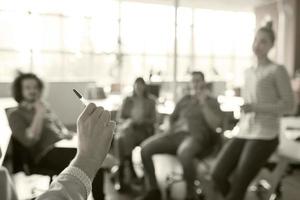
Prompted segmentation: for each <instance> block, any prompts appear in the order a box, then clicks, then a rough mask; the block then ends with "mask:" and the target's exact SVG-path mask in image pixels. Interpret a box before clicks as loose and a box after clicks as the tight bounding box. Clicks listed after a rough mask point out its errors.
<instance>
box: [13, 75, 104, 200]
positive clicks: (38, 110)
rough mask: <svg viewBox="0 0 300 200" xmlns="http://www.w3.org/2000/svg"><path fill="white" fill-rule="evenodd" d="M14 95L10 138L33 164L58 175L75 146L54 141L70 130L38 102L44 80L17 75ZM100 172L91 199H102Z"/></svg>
mask: <svg viewBox="0 0 300 200" xmlns="http://www.w3.org/2000/svg"><path fill="white" fill-rule="evenodd" d="M12 89H13V95H14V98H15V100H16V101H17V102H18V103H19V106H18V107H17V108H16V109H15V110H14V111H12V112H11V113H10V114H9V117H8V118H9V125H10V127H11V129H12V134H13V137H14V138H15V139H16V140H17V141H18V142H19V143H20V144H21V145H22V146H24V147H25V148H26V149H27V150H28V153H29V156H30V160H31V161H32V163H33V164H34V165H35V166H37V167H40V168H43V169H49V170H53V171H54V172H56V173H57V174H59V173H60V172H61V171H62V170H63V169H64V168H65V167H66V166H67V165H68V164H69V163H70V161H71V160H72V159H73V157H74V156H75V155H76V149H71V148H69V149H67V148H66V149H57V148H54V144H55V143H56V142H58V141H60V140H62V139H65V138H70V132H69V131H68V130H67V129H66V128H65V127H64V126H63V124H62V122H61V121H60V120H58V119H57V117H56V116H55V115H54V114H53V112H52V111H51V110H50V109H49V108H47V106H46V105H45V104H44V103H43V102H42V101H41V96H42V92H43V82H42V81H41V80H40V79H39V78H38V77H37V76H36V75H34V74H31V73H28V74H20V75H19V76H18V77H17V78H16V79H15V81H14V83H13V86H12ZM101 187H102V174H101V172H100V171H99V173H98V174H97V176H96V178H95V180H94V182H93V189H94V190H93V196H94V199H103V193H102V192H101V189H100V188H101Z"/></svg>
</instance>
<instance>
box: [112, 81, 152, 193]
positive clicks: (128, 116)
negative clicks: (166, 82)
mask: <svg viewBox="0 0 300 200" xmlns="http://www.w3.org/2000/svg"><path fill="white" fill-rule="evenodd" d="M155 106H156V103H155V100H154V99H153V98H152V97H151V96H150V95H149V93H148V91H147V85H146V83H145V81H144V79H142V78H137V79H136V80H135V83H134V91H133V95H132V96H130V97H127V98H126V99H125V100H124V102H123V105H122V108H121V110H120V120H121V126H120V131H119V134H118V135H117V136H116V138H115V146H116V150H117V152H116V153H117V155H118V157H119V160H120V168H119V169H120V170H119V175H120V177H119V179H120V182H121V187H122V186H124V182H123V180H124V177H123V171H124V163H125V161H128V160H129V159H130V158H131V151H132V150H133V149H134V148H135V147H136V146H138V145H140V144H141V143H142V142H143V141H144V140H145V139H146V138H148V137H149V136H151V135H153V133H154V123H155V120H156V108H155ZM123 188H124V187H123Z"/></svg>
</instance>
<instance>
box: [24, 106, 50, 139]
mask: <svg viewBox="0 0 300 200" xmlns="http://www.w3.org/2000/svg"><path fill="white" fill-rule="evenodd" d="M34 107H35V114H34V117H33V120H32V122H31V124H30V126H29V127H28V128H26V130H25V134H26V137H27V138H28V139H29V140H31V141H32V143H34V142H36V141H38V140H39V139H40V136H41V134H42V129H43V124H44V117H45V113H46V107H45V106H44V105H43V104H42V103H41V102H36V103H35V106H34Z"/></svg>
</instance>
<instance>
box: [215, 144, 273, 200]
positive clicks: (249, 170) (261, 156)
mask: <svg viewBox="0 0 300 200" xmlns="http://www.w3.org/2000/svg"><path fill="white" fill-rule="evenodd" d="M277 145H278V139H277V138H276V139H273V140H248V139H239V138H233V139H231V140H230V141H228V142H227V143H226V144H225V146H224V147H223V149H222V150H221V153H220V154H219V156H218V159H217V163H216V167H215V169H214V170H213V173H212V179H213V181H214V184H215V187H216V188H217V189H218V190H219V191H220V192H221V193H222V194H223V195H224V197H225V199H226V200H243V199H244V196H245V194H246V191H247V188H248V186H249V184H250V183H251V181H252V180H253V179H254V178H255V176H256V175H257V174H258V172H259V171H260V169H261V168H262V167H263V166H264V165H265V164H266V162H267V160H268V158H269V157H270V155H271V154H272V153H273V152H274V151H275V149H276V147H277Z"/></svg>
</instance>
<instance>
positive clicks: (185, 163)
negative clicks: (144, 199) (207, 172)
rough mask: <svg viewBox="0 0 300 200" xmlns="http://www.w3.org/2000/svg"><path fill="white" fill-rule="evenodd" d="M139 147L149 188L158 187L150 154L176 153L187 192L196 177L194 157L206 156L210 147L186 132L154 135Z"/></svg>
mask: <svg viewBox="0 0 300 200" xmlns="http://www.w3.org/2000/svg"><path fill="white" fill-rule="evenodd" d="M141 147H142V150H141V156H142V161H143V165H144V170H145V175H146V177H147V179H148V180H149V184H150V188H151V189H157V188H158V184H157V180H156V177H155V169H154V164H153V161H152V156H153V155H155V154H172V155H177V157H178V159H179V161H180V163H181V164H182V167H183V171H184V178H185V180H186V182H187V190H188V194H191V193H192V192H193V189H194V187H193V186H194V180H195V178H196V168H195V166H194V159H195V158H200V159H201V158H203V157H205V156H207V153H208V151H207V150H208V149H211V147H206V146H204V145H201V143H199V142H198V141H197V140H196V139H195V138H193V137H192V136H190V134H188V133H186V132H179V133H168V134H163V135H155V136H152V137H150V138H149V139H147V140H146V141H145V142H144V143H142V145H141Z"/></svg>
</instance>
